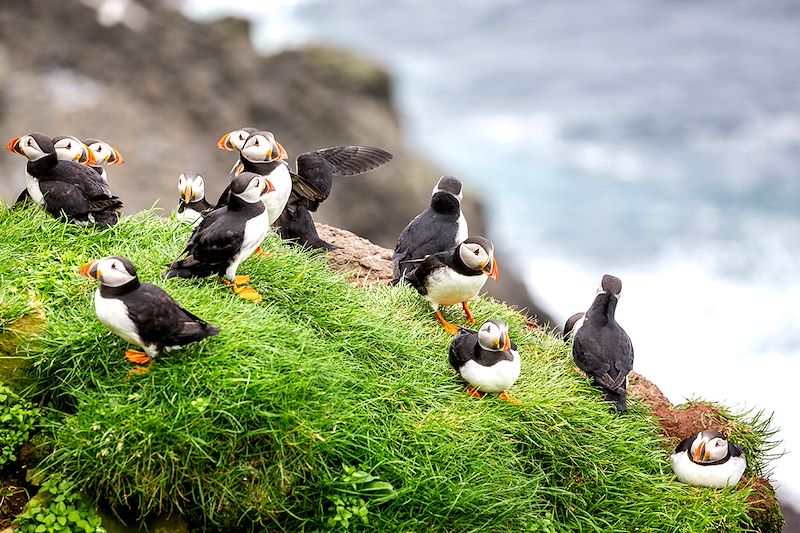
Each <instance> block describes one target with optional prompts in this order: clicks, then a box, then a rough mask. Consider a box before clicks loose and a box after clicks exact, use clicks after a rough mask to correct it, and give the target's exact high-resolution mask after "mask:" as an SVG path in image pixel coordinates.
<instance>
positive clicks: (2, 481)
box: [0, 474, 30, 530]
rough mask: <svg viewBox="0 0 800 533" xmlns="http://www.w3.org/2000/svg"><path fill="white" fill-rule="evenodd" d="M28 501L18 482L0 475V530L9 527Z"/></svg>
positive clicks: (23, 489) (20, 483)
mask: <svg viewBox="0 0 800 533" xmlns="http://www.w3.org/2000/svg"><path fill="white" fill-rule="evenodd" d="M29 499H30V498H28V493H27V492H26V491H25V488H24V486H23V483H22V482H21V481H20V480H18V479H14V478H13V476H8V475H6V474H0V530H2V529H5V528H7V527H9V526H10V525H11V523H12V522H13V521H14V517H15V516H17V515H18V514H19V513H21V512H22V508H23V507H25V504H26V503H28V500H29Z"/></svg>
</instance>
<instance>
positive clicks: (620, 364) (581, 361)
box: [572, 325, 633, 392]
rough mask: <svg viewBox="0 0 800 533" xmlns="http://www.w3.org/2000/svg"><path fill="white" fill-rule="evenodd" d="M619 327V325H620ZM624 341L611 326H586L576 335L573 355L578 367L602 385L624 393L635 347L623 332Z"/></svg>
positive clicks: (620, 329)
mask: <svg viewBox="0 0 800 533" xmlns="http://www.w3.org/2000/svg"><path fill="white" fill-rule="evenodd" d="M617 328H619V326H617ZM619 331H621V332H622V334H623V337H622V340H621V341H619V339H620V337H619V336H617V335H615V332H614V331H613V330H609V328H602V327H601V328H593V327H590V326H588V325H584V326H583V327H582V328H581V329H579V330H578V333H577V334H576V335H575V340H574V342H573V345H572V356H573V358H574V359H575V364H577V365H578V368H580V369H581V370H583V371H584V372H586V374H588V375H589V376H591V377H593V378H594V379H595V380H596V381H597V382H598V383H599V384H600V385H601V386H602V387H603V388H605V389H608V390H610V391H615V392H621V391H623V390H625V388H626V377H627V375H628V373H629V372H630V371H631V370H632V368H633V346H632V345H631V342H630V339H629V338H628V336H627V334H625V332H624V331H622V328H619Z"/></svg>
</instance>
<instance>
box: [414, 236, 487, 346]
mask: <svg viewBox="0 0 800 533" xmlns="http://www.w3.org/2000/svg"><path fill="white" fill-rule="evenodd" d="M497 272H498V269H497V261H496V260H495V258H494V245H493V244H492V243H491V241H489V239H486V238H484V237H478V236H475V237H468V238H467V239H465V240H464V242H462V243H461V244H459V245H458V246H456V247H455V248H453V249H452V250H447V251H445V252H439V253H438V254H433V255H429V256H428V257H426V258H425V259H423V260H422V262H421V263H419V265H418V266H417V268H415V269H414V270H412V271H411V272H409V273H407V274H406V276H405V278H403V279H405V281H406V282H408V284H409V285H411V286H412V287H414V288H415V289H417V292H419V293H420V294H421V295H422V297H423V298H425V299H426V300H427V301H428V302H429V303H430V304H431V308H432V309H433V310H434V311H435V312H436V318H438V319H439V322H441V323H442V326H444V329H445V330H446V331H447V332H448V333H451V334H455V333H456V332H457V331H458V327H457V326H454V325H453V324H450V323H449V322H447V320H445V319H444V317H443V316H442V312H441V311H439V306H442V305H445V306H447V305H455V304H459V303H460V304H461V306H462V307H463V308H464V312H465V313H466V315H467V320H468V321H469V322H472V321H473V320H472V314H471V313H470V312H469V307H468V305H467V302H468V301H469V300H471V299H472V298H474V297H475V296H477V295H478V292H480V290H481V288H483V286H484V284H485V283H486V279H487V278H492V279H493V280H495V281H497Z"/></svg>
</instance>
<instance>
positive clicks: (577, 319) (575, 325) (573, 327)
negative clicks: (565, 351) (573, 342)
mask: <svg viewBox="0 0 800 533" xmlns="http://www.w3.org/2000/svg"><path fill="white" fill-rule="evenodd" d="M585 316H586V313H575V314H574V315H572V316H571V317H569V318H568V319H567V321H566V323H564V334H563V337H564V338H565V339H569V338H572V337H575V334H576V333H578V330H579V329H581V326H583V320H584V317H585Z"/></svg>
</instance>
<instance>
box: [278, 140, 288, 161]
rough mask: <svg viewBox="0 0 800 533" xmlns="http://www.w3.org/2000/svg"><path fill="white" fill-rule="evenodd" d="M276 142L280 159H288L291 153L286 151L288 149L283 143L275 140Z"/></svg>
mask: <svg viewBox="0 0 800 533" xmlns="http://www.w3.org/2000/svg"><path fill="white" fill-rule="evenodd" d="M275 144H277V145H278V159H280V160H284V161H286V160H288V159H289V154H287V153H286V149H285V148H284V147H283V145H282V144H281V143H279V142H278V141H275Z"/></svg>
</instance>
